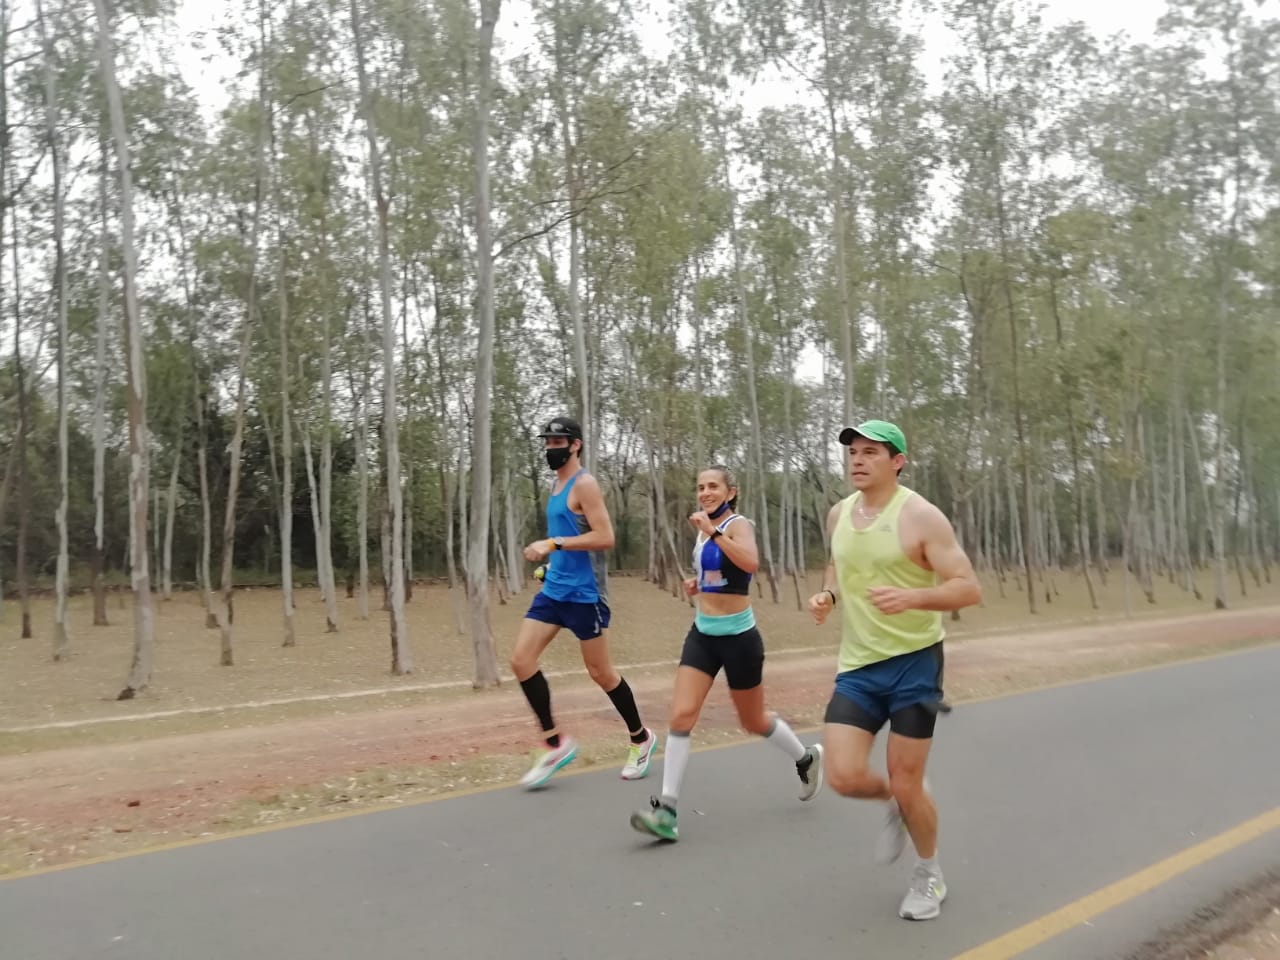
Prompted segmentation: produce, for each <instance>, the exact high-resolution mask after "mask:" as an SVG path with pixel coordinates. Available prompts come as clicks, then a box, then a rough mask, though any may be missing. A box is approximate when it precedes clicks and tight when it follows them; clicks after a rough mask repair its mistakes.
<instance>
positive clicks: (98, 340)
mask: <svg viewBox="0 0 1280 960" xmlns="http://www.w3.org/2000/svg"><path fill="white" fill-rule="evenodd" d="M98 151H99V157H100V160H101V170H100V172H99V177H98V207H99V217H100V219H101V238H100V241H99V250H98V318H97V336H96V337H95V352H94V369H93V625H94V626H95V627H105V626H108V625H109V621H108V618H107V583H106V571H105V569H104V568H105V567H106V560H107V551H106V540H105V537H106V476H107V328H108V324H109V323H110V319H109V314H110V312H111V266H110V260H111V230H110V227H109V225H108V224H109V222H110V221H109V216H108V214H109V206H108V203H107V178H108V176H109V175H110V165H109V160H108V155H107V141H106V139H105V137H102V138H99V140H98Z"/></svg>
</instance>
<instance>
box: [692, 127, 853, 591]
mask: <svg viewBox="0 0 1280 960" xmlns="http://www.w3.org/2000/svg"><path fill="white" fill-rule="evenodd" d="M716 132H717V134H718V138H719V141H720V148H721V155H722V156H723V157H724V158H725V160H724V169H723V171H722V173H721V177H722V178H723V180H724V184H725V190H726V192H727V194H728V197H729V243H730V245H731V246H732V247H733V275H734V285H735V288H736V291H737V296H736V298H735V299H736V309H737V313H738V323H739V325H740V327H741V330H742V351H743V358H744V360H745V361H746V387H747V402H748V405H749V407H750V411H751V454H752V456H751V459H752V466H753V467H754V468H755V482H756V486H757V487H758V496H759V497H760V540H759V543H760V546H761V548H762V549H763V551H764V573H765V577H766V578H767V579H768V581H769V593H770V595H771V597H772V599H773V602H774V603H777V602H778V600H779V593H778V568H777V566H776V564H775V563H774V561H773V547H772V545H771V543H770V538H769V496H768V486H767V484H766V482H765V468H764V441H763V440H762V438H761V436H760V398H759V395H758V391H757V390H756V366H755V345H754V344H755V331H753V330H752V328H751V318H750V316H749V315H748V313H747V281H746V277H745V275H744V274H743V266H742V244H741V240H740V238H739V236H738V211H737V206H738V200H737V194H736V193H735V192H734V188H733V180H732V176H731V174H730V172H729V166H728V162H729V161H728V157H729V152H728V151H729V143H728V138H727V137H726V136H725V132H724V130H723V129H722V128H719V127H718V126H717V131H716ZM849 376H852V373H850V374H849Z"/></svg>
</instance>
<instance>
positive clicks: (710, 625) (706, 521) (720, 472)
mask: <svg viewBox="0 0 1280 960" xmlns="http://www.w3.org/2000/svg"><path fill="white" fill-rule="evenodd" d="M737 503H738V487H737V484H736V483H735V482H734V479H733V475H732V474H731V473H730V472H729V469H728V467H725V466H722V465H719V464H717V465H715V466H713V467H709V468H708V469H706V470H704V471H702V473H701V474H699V475H698V504H699V506H700V507H701V508H702V509H701V510H699V511H698V512H696V513H694V514H693V515H691V516H690V517H689V523H690V524H691V525H692V526H693V527H694V528H695V529H696V530H697V531H698V541H697V544H696V545H695V546H694V548H693V567H694V573H695V576H693V577H691V578H690V579H688V580H686V581H685V582H684V589H685V593H687V594H688V595H689V596H691V597H692V596H697V597H698V601H697V603H698V609H697V614H696V616H695V618H694V622H693V626H692V627H691V628H690V630H689V634H688V636H687V637H685V641H684V650H683V651H682V653H681V655H680V666H679V667H678V668H677V669H676V685H675V693H674V695H673V697H672V702H671V726H670V729H669V731H668V733H667V747H666V750H665V751H664V752H663V758H662V796H661V797H650V799H649V804H650V808H649V809H648V810H638V811H636V812H635V813H633V814H632V815H631V826H632V827H634V828H635V829H636V830H638V831H640V832H641V833H650V834H653V835H654V836H656V837H659V838H661V839H663V840H675V839H677V837H678V831H677V829H676V801H677V799H678V797H679V795H680V784H681V781H682V780H683V779H684V770H685V766H686V765H687V764H688V761H689V734H690V732H691V731H692V730H693V727H694V724H696V723H697V722H698V714H699V713H700V712H701V710H702V704H703V703H704V702H705V701H706V699H707V694H708V693H710V692H711V685H712V683H714V682H715V678H716V675H717V674H718V673H719V672H720V669H721V668H722V667H723V668H724V675H725V680H726V681H727V682H728V684H729V694H730V696H731V697H732V699H733V705H734V706H735V707H736V708H737V711H738V719H739V721H740V722H741V723H742V727H743V729H745V730H747V731H748V732H750V733H755V734H758V735H759V736H762V737H764V738H766V739H767V740H768V741H769V742H770V743H772V744H773V745H775V746H776V747H777V748H778V749H779V750H781V751H782V752H783V753H785V754H786V755H787V756H789V757H790V758H791V759H792V760H793V761H794V762H795V765H796V773H797V774H798V775H799V777H800V782H801V784H802V786H801V790H800V799H801V800H812V799H813V797H814V796H815V795H816V794H817V792H818V790H819V789H821V787H822V747H821V746H820V745H818V744H815V745H814V746H812V747H809V748H807V749H806V747H805V746H804V744H802V743H801V742H800V740H799V738H798V737H796V735H795V733H794V732H793V731H792V729H791V727H790V726H788V725H787V722H786V721H785V720H783V719H781V718H780V717H778V716H776V715H770V714H768V713H766V712H765V708H764V688H763V686H762V685H761V680H762V678H763V675H764V640H763V638H762V637H761V636H760V631H759V630H757V629H756V621H755V614H754V612H753V611H752V609H751V596H750V586H751V576H752V574H754V573H755V572H756V570H757V568H758V567H759V565H760V561H759V554H758V551H757V549H756V534H755V528H754V527H753V526H752V524H751V521H749V520H747V519H746V518H745V517H742V516H740V515H739V514H737V513H735V512H734V508H735V507H736V506H737Z"/></svg>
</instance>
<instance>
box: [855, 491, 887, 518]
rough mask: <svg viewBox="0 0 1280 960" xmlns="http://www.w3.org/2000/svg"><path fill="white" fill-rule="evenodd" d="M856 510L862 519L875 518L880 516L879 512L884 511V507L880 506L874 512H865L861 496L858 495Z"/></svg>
mask: <svg viewBox="0 0 1280 960" xmlns="http://www.w3.org/2000/svg"><path fill="white" fill-rule="evenodd" d="M857 512H858V516H860V517H861V518H862V519H863V520H875V519H876V518H877V517H878V516H880V514H882V513H884V507H881V508H880V509H879V510H877V511H876V512H875V513H867V511H866V510H865V509H864V508H863V506H862V498H861V497H859V498H858V503H857Z"/></svg>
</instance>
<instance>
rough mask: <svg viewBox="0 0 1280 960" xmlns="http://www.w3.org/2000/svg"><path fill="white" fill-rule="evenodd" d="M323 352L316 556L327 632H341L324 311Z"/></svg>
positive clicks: (328, 354) (329, 362)
mask: <svg viewBox="0 0 1280 960" xmlns="http://www.w3.org/2000/svg"><path fill="white" fill-rule="evenodd" d="M323 324H324V331H323V345H322V348H321V353H320V395H321V403H320V540H319V542H318V543H317V544H316V555H317V558H318V559H319V560H320V561H321V567H322V569H323V571H324V572H323V574H322V576H323V577H324V578H325V593H324V603H325V632H326V633H337V632H338V583H337V578H336V577H335V575H334V570H333V384H332V383H331V382H330V381H331V378H332V376H333V361H332V355H331V345H330V342H329V311H328V310H325V311H324V320H323Z"/></svg>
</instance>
